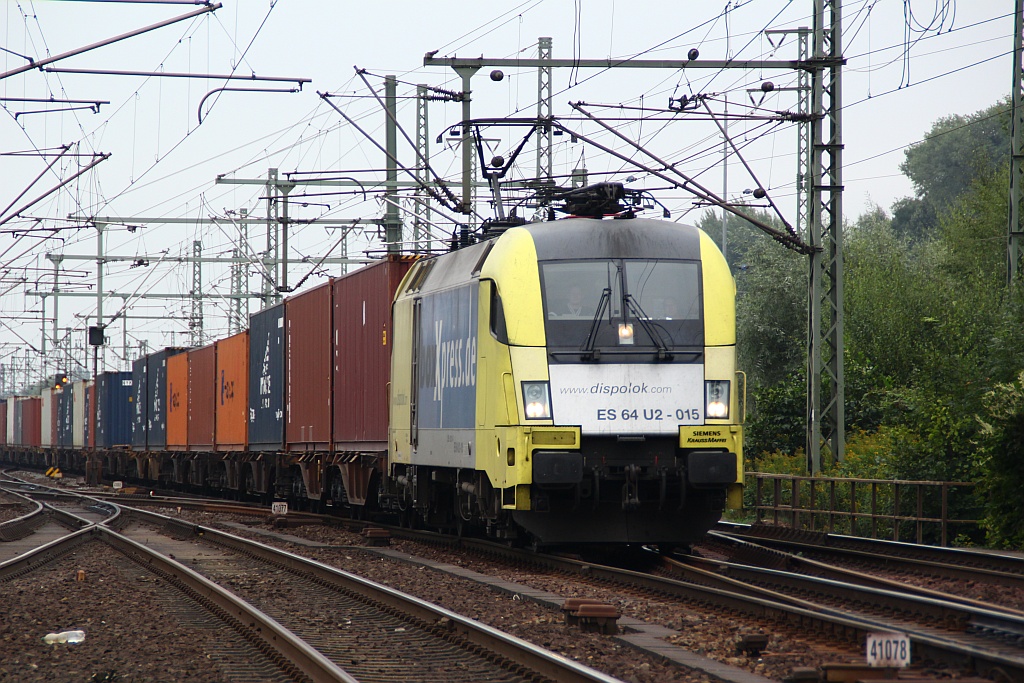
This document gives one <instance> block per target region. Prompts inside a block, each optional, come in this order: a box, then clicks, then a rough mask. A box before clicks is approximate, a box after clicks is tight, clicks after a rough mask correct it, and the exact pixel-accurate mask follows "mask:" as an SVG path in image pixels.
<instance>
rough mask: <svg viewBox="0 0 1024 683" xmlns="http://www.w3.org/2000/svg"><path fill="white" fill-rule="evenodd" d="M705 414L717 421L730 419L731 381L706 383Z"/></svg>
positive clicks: (718, 380) (719, 380)
mask: <svg viewBox="0 0 1024 683" xmlns="http://www.w3.org/2000/svg"><path fill="white" fill-rule="evenodd" d="M704 414H705V415H706V416H707V417H710V418H712V419H715V420H727V419H729V380H727V379H709V380H707V381H706V382H704Z"/></svg>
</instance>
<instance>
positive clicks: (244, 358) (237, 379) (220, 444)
mask: <svg viewBox="0 0 1024 683" xmlns="http://www.w3.org/2000/svg"><path fill="white" fill-rule="evenodd" d="M216 389H217V395H216V397H215V399H214V400H215V401H216V402H217V406H216V413H217V429H216V437H217V443H216V450H218V451H244V450H245V449H246V448H247V447H248V445H249V441H248V434H249V422H248V417H249V331H248V330H246V331H245V332H241V333H239V334H236V335H234V336H232V337H228V338H227V339H222V340H220V341H219V342H217V379H216Z"/></svg>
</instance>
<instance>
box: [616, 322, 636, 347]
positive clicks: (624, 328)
mask: <svg viewBox="0 0 1024 683" xmlns="http://www.w3.org/2000/svg"><path fill="white" fill-rule="evenodd" d="M619 343H620V344H622V345H623V346H628V345H630V344H632V343H633V323H621V324H620V325H619Z"/></svg>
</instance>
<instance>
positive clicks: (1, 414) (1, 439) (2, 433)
mask: <svg viewBox="0 0 1024 683" xmlns="http://www.w3.org/2000/svg"><path fill="white" fill-rule="evenodd" d="M7 419H8V418H7V399H0V446H6V445H7ZM10 419H12V420H13V419H14V415H13V414H12V415H11V416H10Z"/></svg>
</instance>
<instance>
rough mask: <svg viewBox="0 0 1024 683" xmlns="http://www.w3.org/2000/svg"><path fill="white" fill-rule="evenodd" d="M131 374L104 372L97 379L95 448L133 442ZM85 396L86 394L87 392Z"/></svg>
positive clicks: (133, 402)
mask: <svg viewBox="0 0 1024 683" xmlns="http://www.w3.org/2000/svg"><path fill="white" fill-rule="evenodd" d="M132 385H133V380H132V373H130V372H104V373H101V374H100V376H99V378H98V379H97V380H96V396H95V399H94V400H95V401H96V448H114V447H116V446H126V445H128V444H130V443H132V419H133V417H134V410H133V408H134V407H135V405H137V404H136V403H135V397H134V395H133V392H132ZM87 395H88V394H87Z"/></svg>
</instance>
